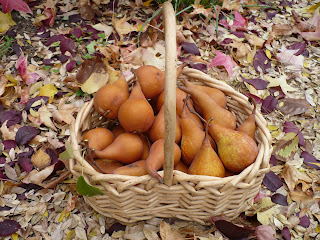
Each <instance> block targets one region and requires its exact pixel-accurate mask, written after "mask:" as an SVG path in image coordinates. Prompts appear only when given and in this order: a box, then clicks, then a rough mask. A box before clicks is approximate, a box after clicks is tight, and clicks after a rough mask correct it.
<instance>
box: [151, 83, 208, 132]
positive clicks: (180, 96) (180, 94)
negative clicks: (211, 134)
mask: <svg viewBox="0 0 320 240" xmlns="http://www.w3.org/2000/svg"><path fill="white" fill-rule="evenodd" d="M186 97H187V93H185V92H184V91H182V90H180V89H179V88H176V111H177V114H178V116H179V117H181V114H182V109H183V105H184V101H183V100H184V99H186ZM188 102H189V106H190V107H191V110H194V108H193V102H192V99H191V98H189V100H188ZM163 103H164V92H162V93H161V94H160V95H159V97H158V102H157V108H158V110H160V109H161V107H162V106H163ZM186 111H187V115H188V116H189V117H190V118H192V119H193V121H195V123H196V124H197V126H198V127H199V128H201V129H204V127H203V124H202V122H201V120H200V118H199V117H198V116H197V115H195V114H192V113H190V111H189V109H187V110H186Z"/></svg>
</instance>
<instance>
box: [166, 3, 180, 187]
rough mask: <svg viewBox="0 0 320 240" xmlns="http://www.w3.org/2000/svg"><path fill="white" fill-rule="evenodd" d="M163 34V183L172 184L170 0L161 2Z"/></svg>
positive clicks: (172, 38) (173, 125)
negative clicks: (164, 46) (164, 45)
mask: <svg viewBox="0 0 320 240" xmlns="http://www.w3.org/2000/svg"><path fill="white" fill-rule="evenodd" d="M163 18H164V30H165V31H164V35H165V44H166V48H165V61H166V62H165V87H164V118H165V134H164V164H163V170H164V183H165V184H166V185H167V186H171V185H172V181H173V167H174V166H173V160H174V159H173V158H174V143H175V132H176V79H177V43H176V15H175V12H174V10H173V6H172V4H171V1H167V2H165V3H164V4H163Z"/></svg>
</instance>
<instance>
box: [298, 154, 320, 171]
mask: <svg viewBox="0 0 320 240" xmlns="http://www.w3.org/2000/svg"><path fill="white" fill-rule="evenodd" d="M300 157H302V158H303V162H304V164H306V165H307V166H309V167H312V168H314V169H317V170H320V166H318V165H316V164H313V163H317V164H319V163H320V161H318V160H317V159H316V158H315V156H313V155H311V154H310V153H308V152H306V151H304V152H302V153H301V155H300Z"/></svg>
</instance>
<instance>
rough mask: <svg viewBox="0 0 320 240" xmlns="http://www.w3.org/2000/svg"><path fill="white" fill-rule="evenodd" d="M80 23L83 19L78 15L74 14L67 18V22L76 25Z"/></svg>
mask: <svg viewBox="0 0 320 240" xmlns="http://www.w3.org/2000/svg"><path fill="white" fill-rule="evenodd" d="M81 21H83V18H82V17H81V16H80V15H78V14H74V15H70V16H69V22H72V23H77V22H81Z"/></svg>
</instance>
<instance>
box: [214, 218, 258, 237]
mask: <svg viewBox="0 0 320 240" xmlns="http://www.w3.org/2000/svg"><path fill="white" fill-rule="evenodd" d="M214 224H215V226H216V227H217V229H218V230H219V231H220V232H221V233H222V234H223V235H225V236H226V237H227V238H229V239H242V238H247V237H248V236H249V235H250V234H253V233H254V232H255V229H254V228H248V227H244V226H238V225H235V224H233V223H231V222H229V221H226V220H217V221H215V222H214Z"/></svg>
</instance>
